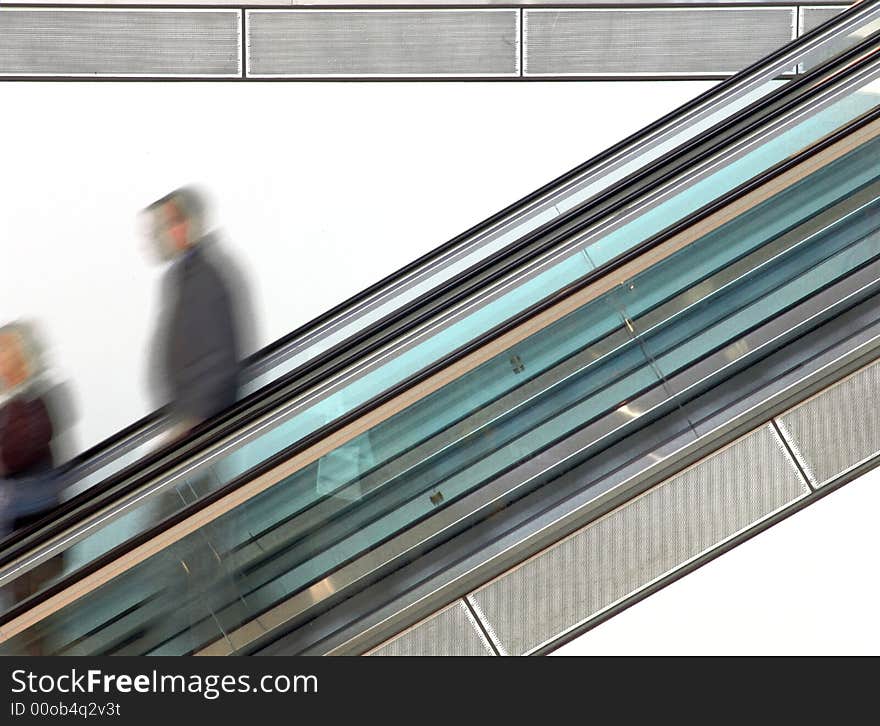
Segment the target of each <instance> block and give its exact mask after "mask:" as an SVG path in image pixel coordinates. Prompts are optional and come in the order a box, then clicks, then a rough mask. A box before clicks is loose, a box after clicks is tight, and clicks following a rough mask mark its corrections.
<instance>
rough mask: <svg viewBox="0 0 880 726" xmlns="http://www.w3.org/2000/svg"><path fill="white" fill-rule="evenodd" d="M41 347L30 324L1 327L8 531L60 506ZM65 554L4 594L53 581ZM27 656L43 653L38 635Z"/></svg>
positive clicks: (1, 446)
mask: <svg viewBox="0 0 880 726" xmlns="http://www.w3.org/2000/svg"><path fill="white" fill-rule="evenodd" d="M53 408H54V407H53V406H52V405H51V404H50V395H49V386H48V385H47V382H46V379H45V376H44V369H43V359H42V355H41V349H40V346H39V344H38V342H37V336H36V334H35V332H34V329H33V327H32V326H31V325H28V324H26V323H22V322H17V323H11V324H9V325H5V326H3V327H2V328H0V477H2V486H3V490H4V492H3V494H4V496H3V504H4V511H5V520H6V522H5V523H6V527H7V529H11V530H12V531H15V530H18V529H21V528H23V527H27V526H29V525H31V524H33V523H34V522H37V521H38V520H40V519H42V518H43V517H45V516H46V514H48V512H49V511H51V510H52V509H53V508H54V507H56V506H57V505H58V504H59V501H60V500H59V495H60V481H61V480H60V478H58V477H57V476H56V475H55V457H54V455H53V453H52V440H53V438H54V436H55V433H56V431H57V430H58V427H57V426H56V422H55V421H54V420H53V419H54V416H53ZM63 564H64V562H63V555H56V556H55V557H52V558H50V559H48V560H47V561H45V562H43V563H42V564H40V565H38V566H36V567H34V568H33V569H31V570H29V571H28V572H26V573H24V574H22V575H20V576H19V577H17V578H16V579H15V580H13V581H12V582H11V583H10V584H9V585H8V586H7V587H5V588H4V591H5V592H6V593H7V594H11V596H12V598H13V600H14V601H15V602H21V601H22V600H25V599H27V598H28V597H30V596H31V595H33V594H35V593H36V592H38V591H39V590H41V589H42V588H43V586H44V585H46V584H47V583H48V582H50V581H51V580H54V579H55V578H57V577H58V576H59V575H60V574H61V573H62V570H63ZM28 652H29V654H31V655H38V654H40V653H41V652H42V638H41V637H40V636H39V634H38V633H35V635H34V637H33V638H32V639H31V641H30V645H29V648H28Z"/></svg>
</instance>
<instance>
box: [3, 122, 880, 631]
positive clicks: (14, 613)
mask: <svg viewBox="0 0 880 726" xmlns="http://www.w3.org/2000/svg"><path fill="white" fill-rule="evenodd" d="M878 120H880V107H877V108H875V109H873V110H872V111H870V112H868V113H866V114H863V115H862V116H861V117H859V118H857V119H855V120H853V121H851V122H850V123H848V124H846V125H845V126H843V127H842V128H840V129H838V130H837V131H835V132H833V133H831V134H829V135H827V136H825V137H824V138H823V139H821V140H820V141H818V142H817V143H816V144H813V145H812V146H810V147H808V148H807V149H805V150H803V151H801V152H799V153H798V154H795V155H793V156H791V157H789V158H787V159H785V160H783V161H781V162H779V163H778V164H776V165H775V166H773V167H771V168H770V169H768V170H766V171H765V172H762V173H761V174H759V175H757V176H755V177H754V178H752V179H750V180H749V181H747V182H745V183H743V184H741V185H740V186H738V187H737V188H736V189H733V190H731V191H730V192H728V193H726V194H724V195H722V196H721V197H719V198H718V199H716V200H714V201H712V202H710V203H709V204H707V205H705V206H704V207H702V208H701V209H699V210H697V211H696V212H693V213H692V214H690V215H688V216H687V217H685V218H684V219H682V220H679V221H678V222H676V223H675V224H673V225H671V226H670V227H668V228H667V229H665V230H663V231H662V232H660V233H659V234H657V235H655V236H653V237H651V238H649V239H647V240H645V241H644V242H642V243H641V244H639V245H638V246H637V247H635V248H633V249H631V250H628V251H627V252H625V253H623V254H621V255H619V256H618V257H617V258H615V259H614V260H612V261H611V262H609V263H608V265H606V266H604V267H603V268H597V269H595V270H593V271H591V272H589V273H587V274H586V275H584V276H583V277H582V278H580V279H579V280H577V281H575V282H573V283H571V284H569V285H568V286H566V287H565V288H563V289H562V290H559V291H557V292H556V293H553V294H552V295H549V296H548V297H546V298H545V299H543V300H541V301H540V302H538V303H535V304H534V305H532V306H530V307H529V308H528V309H527V310H524V311H522V313H520V314H518V315H516V316H515V317H514V318H511V319H510V320H508V321H506V322H504V323H502V324H500V325H498V326H496V327H495V328H493V329H492V330H491V331H489V332H488V333H487V334H486V335H484V336H482V337H481V338H480V339H479V340H477V341H472V342H469V343H467V344H465V345H463V346H461V347H460V348H458V349H457V350H456V351H454V352H453V353H451V354H450V355H448V356H446V357H444V358H443V359H442V360H440V361H437V362H435V363H434V364H433V365H431V366H429V367H427V368H425V369H424V370H422V371H419V372H418V373H416V374H414V375H412V376H410V377H409V378H408V379H406V380H405V381H402V382H401V383H399V384H398V385H396V386H395V387H394V388H392V389H389V390H388V391H385V392H383V393H382V394H380V395H379V396H376V397H375V398H373V399H371V400H370V401H368V402H366V403H364V404H363V405H361V406H359V407H358V408H356V409H353V410H352V411H350V412H348V413H346V414H345V415H344V416H342V417H340V418H339V419H337V420H335V421H333V422H331V423H329V424H327V425H325V426H324V427H322V428H321V429H320V430H318V431H315V432H314V433H312V434H310V435H308V436H306V437H304V438H303V439H301V440H300V441H298V442H296V443H295V444H293V445H291V446H290V447H288V448H287V449H285V450H284V451H281V452H279V453H278V454H276V455H275V456H273V457H271V458H269V459H267V460H266V461H264V462H262V463H260V464H259V465H257V466H256V467H254V468H253V469H251V470H250V471H248V472H246V473H245V474H243V475H241V476H239V477H238V478H236V479H235V480H233V481H232V482H229V483H228V484H226V485H224V486H223V487H221V488H220V489H218V490H216V491H214V492H212V493H210V494H208V495H206V496H205V497H203V498H201V499H199V500H198V501H196V502H194V503H192V504H190V505H189V506H187V507H186V508H185V509H183V510H181V511H179V512H176V513H174V514H172V515H171V516H169V517H167V518H166V519H165V520H163V521H162V522H159V523H157V524H156V525H154V526H153V527H151V528H150V529H148V530H146V531H143V532H141V533H139V534H137V535H135V536H134V537H132V538H131V539H129V540H127V541H125V542H123V543H121V544H119V545H118V546H116V547H115V548H113V549H112V550H110V551H109V552H107V553H105V554H103V555H102V556H100V557H98V558H96V559H95V560H92V561H91V562H89V563H87V564H86V565H84V566H83V567H81V568H80V569H79V570H77V571H75V572H72V573H70V574H68V575H67V576H65V577H64V578H62V579H61V580H59V581H58V582H56V583H54V584H53V585H51V586H50V587H49V588H47V589H46V590H44V591H42V592H40V593H37V594H35V595H34V596H33V597H31V598H30V599H29V600H27V601H25V602H22V603H19V604H18V605H16V606H14V607H13V608H12V609H11V610H9V611H8V612H6V613H4V614H3V615H0V626H3V625H5V624H6V623H8V622H10V621H11V620H14V619H15V618H17V617H19V616H21V615H22V614H24V613H26V612H27V611H28V610H30V609H31V608H33V607H36V606H38V605H40V604H41V603H43V602H45V601H46V600H48V599H49V598H51V597H53V596H54V595H56V594H58V593H60V592H62V591H63V590H65V589H67V588H68V587H70V586H71V585H73V584H75V583H76V582H77V581H79V580H80V579H83V578H85V577H87V576H88V575H90V574H92V573H94V572H96V571H97V570H99V569H101V568H102V567H104V566H106V565H108V564H110V563H112V562H114V561H116V560H119V559H121V558H124V557H125V556H126V555H127V554H129V553H130V552H131V551H132V550H134V549H135V548H137V547H139V546H140V545H142V544H144V543H146V542H148V541H149V540H151V539H153V538H155V537H158V536H159V535H161V534H162V533H163V532H165V531H166V530H167V529H169V528H171V527H173V526H175V525H176V524H179V523H180V522H182V521H184V520H186V519H189V518H190V517H192V516H194V515H196V514H197V513H198V512H200V511H202V510H203V509H205V508H206V507H208V506H210V505H211V504H213V503H214V502H217V501H219V500H221V499H224V498H225V497H227V496H229V495H230V494H232V493H234V492H235V491H236V490H238V489H239V488H240V487H242V486H244V485H245V484H247V483H248V482H250V481H252V480H253V479H254V478H256V477H258V476H260V475H262V474H264V473H266V472H268V471H270V470H271V469H272V468H274V467H275V466H277V465H278V464H280V463H282V462H284V461H286V460H287V459H289V458H291V457H293V456H295V455H296V454H298V453H300V452H302V451H304V450H306V449H307V448H309V447H310V446H313V445H314V444H315V443H317V442H319V441H320V440H321V439H323V438H325V437H327V436H329V435H332V434H333V433H334V432H336V431H338V430H339V429H341V428H343V427H344V426H346V425H348V424H349V423H351V422H353V421H355V420H356V419H358V418H360V417H362V416H364V415H366V414H368V413H369V412H370V411H372V410H374V409H376V408H377V407H379V406H381V405H382V404H384V403H386V402H387V401H389V400H391V399H393V398H394V397H396V396H398V395H400V394H401V393H403V392H404V391H406V390H408V389H409V388H412V387H413V386H415V385H418V384H419V383H420V382H422V381H424V380H425V379H427V378H429V377H430V376H432V375H434V374H435V373H437V372H438V371H440V370H442V369H444V368H446V367H448V366H450V365H453V364H454V363H455V362H457V361H459V360H461V359H462V358H464V357H466V356H467V355H469V354H471V353H472V352H474V351H475V350H478V349H479V348H482V347H484V346H485V345H487V344H488V343H490V342H491V341H493V340H496V339H497V338H499V337H501V336H503V335H504V334H505V333H507V332H508V331H510V330H511V329H513V328H515V327H517V326H519V325H521V324H523V323H524V322H525V321H527V320H528V319H530V318H532V317H535V316H536V315H539V314H540V313H542V312H543V311H544V310H546V309H548V308H549V307H552V306H553V305H555V304H556V303H558V302H559V301H561V300H563V299H565V298H567V297H569V296H570V295H572V294H575V293H576V292H578V291H579V290H582V289H583V288H585V287H587V286H588V285H591V284H592V283H594V282H596V281H597V280H599V279H601V278H602V277H604V276H605V275H607V274H609V273H610V272H613V271H615V270H618V269H620V268H621V267H623V266H624V265H626V264H628V263H629V262H631V261H632V260H634V259H636V258H638V257H640V256H641V255H643V254H645V253H646V252H649V251H650V250H652V249H654V248H656V247H657V246H659V245H660V244H662V243H663V242H665V241H667V240H668V239H670V238H671V237H673V236H675V235H677V234H679V233H681V232H683V231H685V230H687V229H688V228H690V227H692V226H693V225H695V224H697V223H699V222H700V221H702V220H703V219H705V218H706V217H708V216H710V215H711V214H713V213H715V212H716V211H718V210H719V209H721V208H723V207H725V206H728V205H729V204H731V203H733V202H735V201H736V200H738V199H740V198H742V197H743V196H745V195H747V194H748V193H750V192H752V191H753V190H755V189H757V188H759V187H761V186H763V185H765V184H767V183H768V182H770V181H772V180H773V179H775V178H777V177H779V176H781V175H782V174H784V173H786V172H787V171H789V170H790V169H792V168H795V167H797V166H799V165H801V164H802V163H804V162H805V161H807V160H808V159H810V158H812V157H813V156H815V155H817V154H818V153H820V152H822V151H824V150H825V149H826V148H828V147H829V146H832V145H834V144H836V143H837V142H838V141H840V140H842V139H844V138H846V137H847V136H849V135H851V134H852V133H854V132H856V131H858V130H859V129H861V128H863V127H865V126H867V125H869V124H871V123H874V122H875V121H878ZM170 546H173V543H172V545H170Z"/></svg>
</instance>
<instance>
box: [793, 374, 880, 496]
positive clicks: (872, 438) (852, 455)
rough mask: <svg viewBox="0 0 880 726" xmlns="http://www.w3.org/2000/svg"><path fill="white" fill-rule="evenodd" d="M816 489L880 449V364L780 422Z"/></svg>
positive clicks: (794, 411)
mask: <svg viewBox="0 0 880 726" xmlns="http://www.w3.org/2000/svg"><path fill="white" fill-rule="evenodd" d="M778 423H779V428H780V430H781V431H782V434H783V436H785V438H786V439H787V441H788V443H789V444H790V445H791V448H792V450H793V451H794V452H795V456H796V457H797V459H798V462H799V463H800V465H801V467H802V468H803V470H804V471H805V472H806V474H807V476H808V477H809V478H810V480H811V483H812V484H813V485H814V486H817V487H819V486H823V485H825V484H827V483H828V482H829V481H832V480H833V479H837V478H838V477H840V476H841V475H843V474H846V473H847V472H849V471H850V470H852V469H854V468H856V467H857V466H859V465H860V464H862V463H863V462H865V461H867V460H868V459H871V458H872V457H874V456H876V455H877V452H878V451H880V363H877V364H875V365H872V366H868V367H867V368H864V369H862V370H861V371H858V372H857V373H855V374H853V375H852V376H850V377H849V378H846V379H845V380H843V381H841V382H840V383H838V384H837V385H835V386H832V387H831V388H829V389H828V390H826V391H823V392H822V393H820V394H818V395H817V396H815V397H814V398H811V399H809V400H808V401H805V402H804V403H802V404H801V405H800V406H797V407H796V408H794V409H792V410H791V411H789V412H788V413H786V414H785V415H783V416H781V417H780V418H779V419H778Z"/></svg>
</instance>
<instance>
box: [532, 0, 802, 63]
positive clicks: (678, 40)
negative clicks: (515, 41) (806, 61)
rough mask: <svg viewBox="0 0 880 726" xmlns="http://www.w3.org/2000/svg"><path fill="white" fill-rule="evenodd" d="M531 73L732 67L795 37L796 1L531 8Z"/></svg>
mask: <svg viewBox="0 0 880 726" xmlns="http://www.w3.org/2000/svg"><path fill="white" fill-rule="evenodd" d="M524 16H525V19H524V25H523V44H524V49H525V61H524V63H525V75H527V76H542V75H547V76H579V75H583V76H607V75H611V76H615V75H683V76H688V75H707V74H712V75H716V74H718V75H726V74H730V73H736V72H737V71H739V70H741V69H743V68H745V67H746V66H747V65H749V64H750V63H752V62H754V61H756V60H758V59H759V58H761V57H762V56H765V55H767V54H769V53H770V52H772V51H774V50H776V49H777V48H778V47H780V46H782V45H784V44H785V43H787V42H788V41H790V40H792V38H793V37H794V33H795V24H796V15H795V10H794V8H791V7H789V8H700V9H696V8H651V9H625V10H624V9H613V10H610V9H609V10H603V9H589V10H556V9H547V10H544V9H541V10H537V9H534V10H525V11H524Z"/></svg>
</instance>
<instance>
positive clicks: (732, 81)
mask: <svg viewBox="0 0 880 726" xmlns="http://www.w3.org/2000/svg"><path fill="white" fill-rule="evenodd" d="M871 1H872V2H874V1H876V0H871ZM868 5H870V2H866V3H862V4H856V5H853V6H851V7H849V8H847V9H846V10H844V11H843V12H841V13H839V14H838V15H836V16H834V17H833V18H830V19H829V20H828V21H826V22H825V23H823V24H822V25H819V26H817V27H815V28H813V29H812V30H810V31H808V32H807V33H804V34H803V35H800V36H799V37H798V38H796V39H795V40H793V41H792V42H791V43H788V44H786V45H784V46H782V47H781V48H778V49H777V50H775V51H773V52H772V53H770V54H769V55H767V56H764V57H763V58H761V59H760V60H758V61H756V62H754V63H752V64H751V65H750V66H747V67H746V68H745V69H743V70H742V71H740V72H739V73H737V74H735V75H734V76H730V77H728V78H727V79H725V80H724V81H722V82H721V83H718V84H716V85H714V86H713V87H712V88H710V89H708V90H706V91H704V92H703V93H701V94H700V95H698V96H696V97H695V98H693V99H691V100H689V101H687V102H686V103H684V104H682V105H681V106H679V107H677V108H676V109H674V110H672V111H670V112H669V113H667V114H666V115H664V116H662V117H660V118H659V119H657V120H656V121H654V122H652V123H650V124H649V125H647V126H645V127H643V128H641V129H639V130H638V131H636V132H635V133H633V134H631V135H629V136H627V137H626V138H624V139H623V140H621V141H619V142H617V143H616V144H614V145H613V146H611V147H609V148H607V149H605V150H604V151H601V152H599V153H598V154H596V155H594V156H592V157H591V158H590V159H588V160H587V161H585V162H583V163H581V164H579V165H578V166H576V167H574V168H573V169H571V170H569V171H567V172H565V173H564V174H562V175H560V176H558V177H556V178H555V179H553V180H552V181H550V182H548V183H547V184H544V185H543V186H542V187H539V188H538V189H536V190H535V191H533V192H531V193H530V194H527V195H526V196H524V197H522V198H521V199H519V200H517V201H515V202H513V203H512V204H510V205H508V206H507V207H505V208H504V209H502V210H501V211H499V212H496V213H495V214H493V215H492V216H490V217H487V218H486V219H484V220H483V221H481V222H479V223H477V224H476V225H474V226H473V227H471V228H470V229H467V230H465V231H464V232H462V233H461V234H458V235H456V236H455V237H453V238H452V239H451V240H449V241H448V242H445V243H444V244H442V245H440V246H438V247H436V248H434V249H432V250H431V251H429V252H427V253H426V254H424V255H422V256H421V257H419V258H417V259H415V260H413V261H412V262H410V263H408V264H406V265H404V266H403V267H401V268H400V269H398V270H396V271H395V272H393V273H391V274H390V275H387V276H386V277H384V278H382V279H381V280H379V281H378V282H376V283H374V284H372V285H370V286H369V287H367V288H365V289H364V290H362V291H360V292H358V293H357V294H355V295H353V296H352V297H350V298H348V299H346V300H344V301H343V302H341V303H339V304H338V305H336V306H334V307H332V308H330V309H329V310H327V311H326V312H324V313H322V314H320V315H318V316H317V317H315V318H313V319H312V320H310V321H308V322H307V323H304V324H303V325H301V326H299V327H298V328H294V329H293V330H292V331H291V332H290V333H288V334H287V335H285V336H284V337H282V338H279V339H278V340H276V341H274V342H272V343H270V344H269V345H267V346H265V347H264V348H262V349H260V350H259V351H257V352H256V353H254V354H253V355H251V356H250V357H249V358H248V360H247V361H246V365H248V366H251V365H258V364H260V363H261V362H262V361H263V360H265V359H266V358H269V357H271V356H273V355H276V354H277V353H278V352H279V351H281V350H283V349H284V348H286V347H288V346H290V345H291V344H292V343H294V342H295V341H296V340H298V339H300V338H304V337H305V336H307V335H309V334H311V333H312V332H314V331H315V330H316V329H317V328H320V327H321V326H322V325H324V324H325V323H327V322H328V321H330V320H332V319H333V318H338V317H340V316H342V315H343V314H344V313H345V312H346V311H348V310H349V309H351V308H353V307H356V306H358V305H360V304H361V303H362V302H364V301H365V300H367V299H368V298H370V297H371V296H373V295H375V294H376V293H377V292H379V291H381V290H382V289H383V288H386V287H391V286H393V285H395V284H397V283H398V282H400V281H401V280H402V279H403V278H405V277H406V276H407V275H409V274H411V273H412V272H414V271H416V270H417V269H418V268H420V267H423V266H425V265H427V264H430V263H431V262H433V261H434V260H436V259H437V258H438V257H441V256H443V255H444V254H446V253H447V252H449V251H451V250H453V249H455V248H456V247H458V246H460V245H461V244H462V243H464V242H467V241H468V240H469V239H471V238H473V237H475V236H477V235H480V234H482V233H484V232H486V231H487V230H489V229H490V228H491V227H493V226H495V225H496V224H498V223H499V222H502V221H504V219H506V218H507V217H510V216H512V215H514V214H516V213H517V212H518V211H519V210H521V209H522V208H524V207H527V206H529V205H530V204H532V203H533V202H535V201H537V200H538V199H540V198H541V197H543V196H546V195H547V194H549V193H551V192H553V191H554V190H555V189H557V188H558V187H560V186H564V185H565V184H567V183H568V182H570V181H572V180H573V179H575V178H577V177H578V176H581V175H583V174H585V173H586V172H588V171H589V170H590V168H591V167H595V166H598V165H600V164H602V163H603V162H605V161H607V160H608V159H609V158H611V157H613V156H615V155H616V154H618V153H620V152H622V151H624V150H626V148H627V147H630V146H634V145H636V144H638V143H639V142H641V141H642V140H644V139H645V138H646V137H648V136H650V135H651V134H652V133H654V132H655V131H657V130H659V129H661V128H663V127H664V126H667V125H670V124H671V123H672V122H674V121H675V120H676V119H678V118H680V117H681V116H684V115H685V114H687V113H689V112H690V111H692V110H693V109H695V108H697V107H699V106H700V105H702V104H704V103H706V102H708V101H710V100H711V99H712V98H713V97H715V96H719V95H723V94H724V93H725V92H726V91H727V90H728V89H729V88H731V87H733V86H735V85H737V84H738V83H740V82H741V81H742V79H743V78H745V77H746V76H749V75H752V74H754V73H756V72H758V71H760V70H761V69H762V68H764V67H766V66H768V65H773V63H775V62H776V61H777V60H778V59H779V58H780V57H782V56H783V55H785V54H786V53H788V52H791V51H792V50H794V48H795V47H796V46H798V45H805V44H807V43H809V42H811V41H812V40H813V39H814V38H815V37H817V36H818V35H819V34H821V33H824V32H825V31H826V30H827V29H828V28H829V27H831V26H833V25H837V24H840V23H843V22H847V21H848V20H849V19H850V18H851V17H852V16H853V15H856V14H858V13H860V12H862V11H864V9H865V8H866V7H867V6H868ZM678 80H681V79H680V78H679V79H678ZM164 414H165V409H158V410H156V411H153V412H152V413H150V414H147V415H146V416H144V417H143V418H141V419H139V420H138V421H135V422H134V423H132V424H130V425H129V426H127V427H126V428H124V429H122V430H121V431H119V432H117V433H116V434H114V435H113V436H110V437H108V438H107V439H105V440H103V441H101V442H100V443H98V444H95V445H94V446H92V447H90V448H88V449H86V450H85V451H83V452H81V453H80V454H78V455H77V456H76V457H74V459H72V460H71V462H70V465H71V466H78V465H82V464H83V463H85V462H86V461H88V460H89V459H93V458H96V457H97V456H99V455H101V454H103V453H105V452H107V451H108V450H110V449H112V448H114V447H116V446H118V445H119V444H121V443H122V442H124V441H125V440H126V439H128V438H129V437H131V436H132V435H134V434H135V433H137V432H138V431H140V430H143V429H144V428H147V427H148V426H150V425H151V424H153V423H157V422H158V421H159V420H161V419H162V417H163V416H164Z"/></svg>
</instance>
